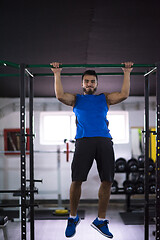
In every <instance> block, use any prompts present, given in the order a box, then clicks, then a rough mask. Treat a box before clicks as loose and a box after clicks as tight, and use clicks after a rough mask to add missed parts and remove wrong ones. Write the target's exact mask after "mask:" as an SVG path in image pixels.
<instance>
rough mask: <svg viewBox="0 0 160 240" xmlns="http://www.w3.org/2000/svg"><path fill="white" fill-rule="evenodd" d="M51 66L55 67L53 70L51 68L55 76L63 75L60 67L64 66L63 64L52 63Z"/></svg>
mask: <svg viewBox="0 0 160 240" xmlns="http://www.w3.org/2000/svg"><path fill="white" fill-rule="evenodd" d="M50 65H51V66H53V68H51V70H52V72H53V73H54V74H55V73H61V71H62V68H59V65H62V63H58V62H52V63H50Z"/></svg>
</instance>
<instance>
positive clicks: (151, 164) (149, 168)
mask: <svg viewBox="0 0 160 240" xmlns="http://www.w3.org/2000/svg"><path fill="white" fill-rule="evenodd" d="M148 164H149V166H148V170H149V172H153V171H154V170H155V163H154V161H153V159H151V158H149V163H148Z"/></svg>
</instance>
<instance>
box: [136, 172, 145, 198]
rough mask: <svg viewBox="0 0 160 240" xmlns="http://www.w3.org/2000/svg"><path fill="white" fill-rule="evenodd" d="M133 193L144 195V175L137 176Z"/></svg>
mask: <svg viewBox="0 0 160 240" xmlns="http://www.w3.org/2000/svg"><path fill="white" fill-rule="evenodd" d="M135 192H136V193H138V194H143V193H144V174H139V177H138V179H137V181H136V182H135Z"/></svg>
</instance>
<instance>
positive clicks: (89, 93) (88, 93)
mask: <svg viewBox="0 0 160 240" xmlns="http://www.w3.org/2000/svg"><path fill="white" fill-rule="evenodd" d="M96 90H97V88H94V89H92V88H90V89H89V91H87V90H86V88H83V92H84V93H86V94H87V95H92V94H94V93H95V92H96Z"/></svg>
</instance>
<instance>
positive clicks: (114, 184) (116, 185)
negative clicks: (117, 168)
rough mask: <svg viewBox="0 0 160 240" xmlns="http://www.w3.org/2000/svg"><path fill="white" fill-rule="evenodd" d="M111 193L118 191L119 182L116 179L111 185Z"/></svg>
mask: <svg viewBox="0 0 160 240" xmlns="http://www.w3.org/2000/svg"><path fill="white" fill-rule="evenodd" d="M111 193H112V194H113V193H118V182H117V181H116V180H114V181H113V184H112V187H111Z"/></svg>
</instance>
